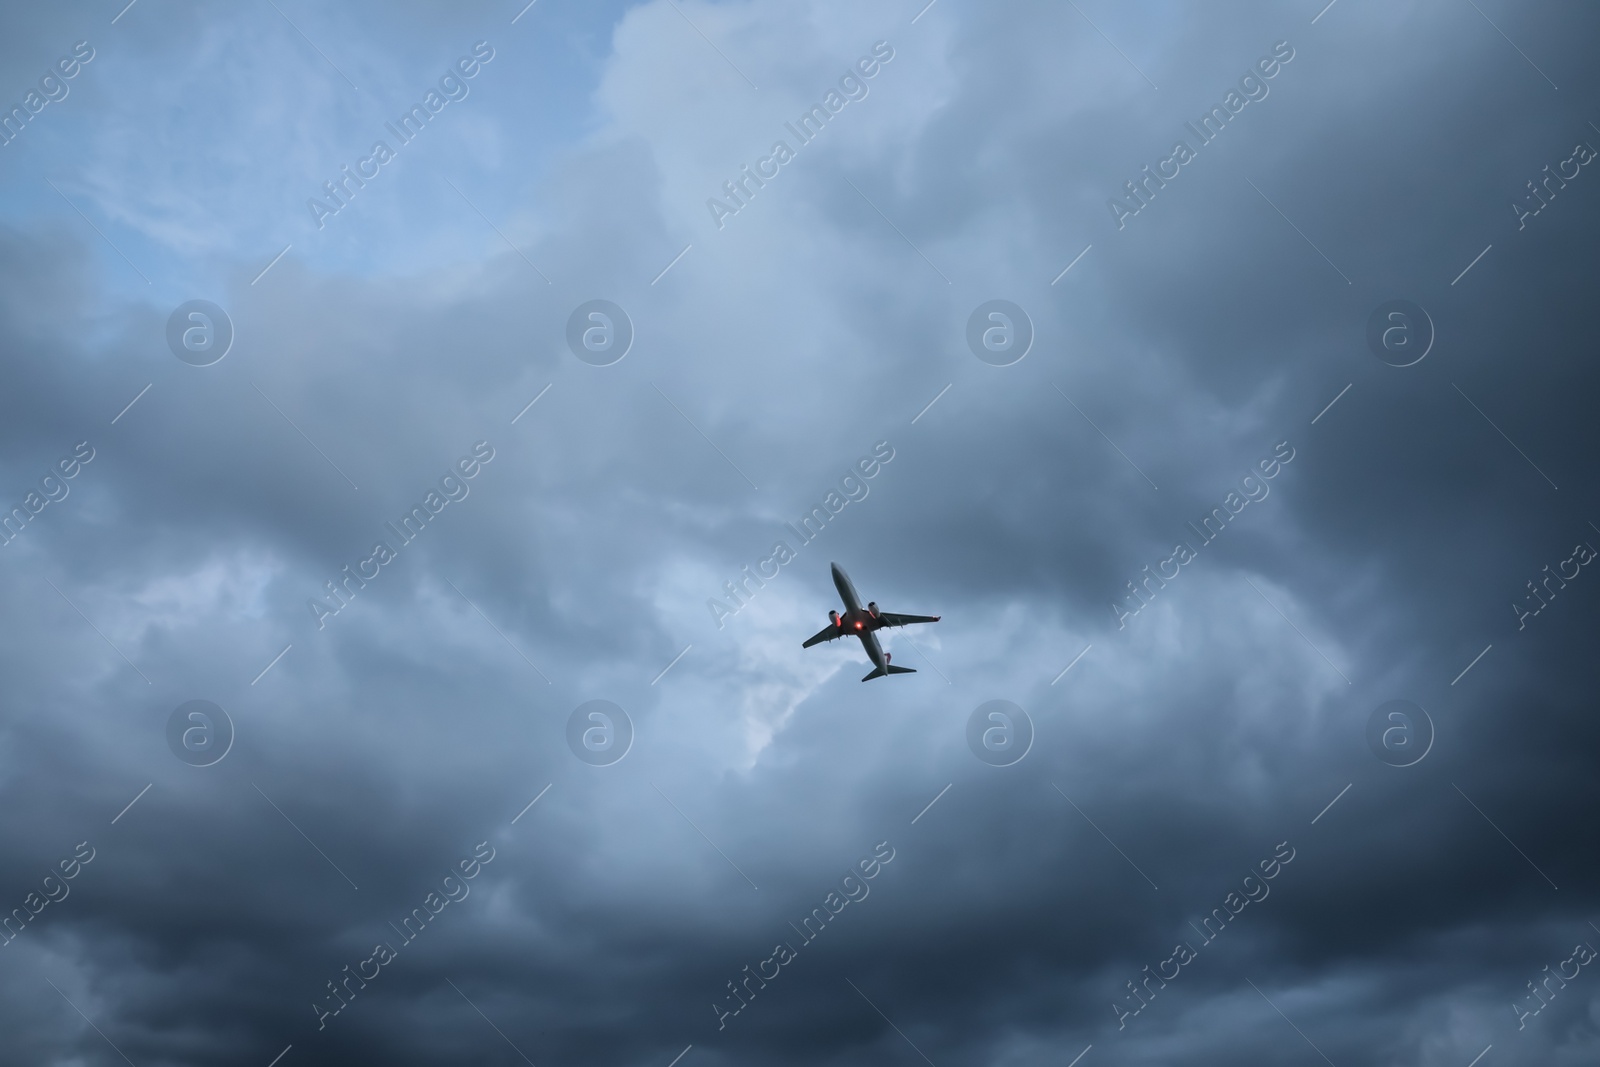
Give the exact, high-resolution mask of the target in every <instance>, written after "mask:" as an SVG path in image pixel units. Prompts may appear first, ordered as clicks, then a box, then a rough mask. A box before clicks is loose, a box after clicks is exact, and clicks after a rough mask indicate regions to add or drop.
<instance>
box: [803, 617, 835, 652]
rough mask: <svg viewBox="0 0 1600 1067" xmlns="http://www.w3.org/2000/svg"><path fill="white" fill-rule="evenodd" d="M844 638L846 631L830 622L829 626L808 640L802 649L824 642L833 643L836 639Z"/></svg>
mask: <svg viewBox="0 0 1600 1067" xmlns="http://www.w3.org/2000/svg"><path fill="white" fill-rule="evenodd" d="M843 636H844V630H843V629H841V628H840V627H838V626H835V625H834V624H833V623H831V622H830V623H829V624H828V625H826V626H824V627H823V628H822V629H820V630H818V631H817V632H816V633H814V634H812V635H811V636H810V637H808V638H806V640H805V643H804V644H802V645H801V646H800V647H801V648H810V647H811V646H812V645H820V644H821V643H822V642H824V641H832V640H833V639H834V638H836V637H843Z"/></svg>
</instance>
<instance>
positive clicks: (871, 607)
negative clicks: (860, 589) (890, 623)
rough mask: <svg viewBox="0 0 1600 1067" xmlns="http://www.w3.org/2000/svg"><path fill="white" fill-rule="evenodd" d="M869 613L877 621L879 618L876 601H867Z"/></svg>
mask: <svg viewBox="0 0 1600 1067" xmlns="http://www.w3.org/2000/svg"><path fill="white" fill-rule="evenodd" d="M867 612H868V613H869V614H870V615H871V616H872V617H873V618H874V619H876V618H877V617H878V603H877V601H875V600H869V601H867Z"/></svg>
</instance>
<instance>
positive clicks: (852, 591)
mask: <svg viewBox="0 0 1600 1067" xmlns="http://www.w3.org/2000/svg"><path fill="white" fill-rule="evenodd" d="M833 584H834V586H835V587H836V588H837V589H838V590H839V599H841V600H843V601H844V611H843V612H842V613H840V615H839V628H840V629H842V630H844V631H845V632H847V633H853V634H855V635H856V636H857V637H859V638H860V639H861V647H862V648H864V649H866V650H867V658H868V659H870V660H872V665H873V666H874V667H887V665H888V662H889V661H888V660H886V659H885V658H884V656H883V646H882V645H880V644H878V635H877V634H876V633H874V632H873V631H874V630H880V629H882V628H883V626H884V622H883V620H882V619H880V618H878V616H877V614H876V613H875V612H872V611H869V610H868V609H867V608H864V607H862V606H861V597H860V596H858V595H857V594H856V587H855V586H854V585H852V584H851V582H850V576H849V575H848V574H846V573H845V572H844V568H843V567H841V566H839V565H838V564H837V563H835V564H834V565H833Z"/></svg>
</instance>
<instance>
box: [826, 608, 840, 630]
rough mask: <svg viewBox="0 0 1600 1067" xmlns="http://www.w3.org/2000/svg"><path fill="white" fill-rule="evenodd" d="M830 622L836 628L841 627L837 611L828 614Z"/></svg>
mask: <svg viewBox="0 0 1600 1067" xmlns="http://www.w3.org/2000/svg"><path fill="white" fill-rule="evenodd" d="M828 621H829V622H831V623H833V624H834V625H835V626H838V625H839V613H838V612H837V611H830V612H828Z"/></svg>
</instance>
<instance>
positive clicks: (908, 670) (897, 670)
mask: <svg viewBox="0 0 1600 1067" xmlns="http://www.w3.org/2000/svg"><path fill="white" fill-rule="evenodd" d="M916 673H917V669H916V668H915V667H896V666H895V665H894V664H892V663H891V664H889V665H888V667H879V668H877V669H876V670H874V671H873V672H872V673H871V674H869V675H867V676H866V677H865V678H863V679H861V680H862V681H863V682H870V681H872V680H873V679H874V678H882V677H883V676H884V675H886V674H916Z"/></svg>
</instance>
